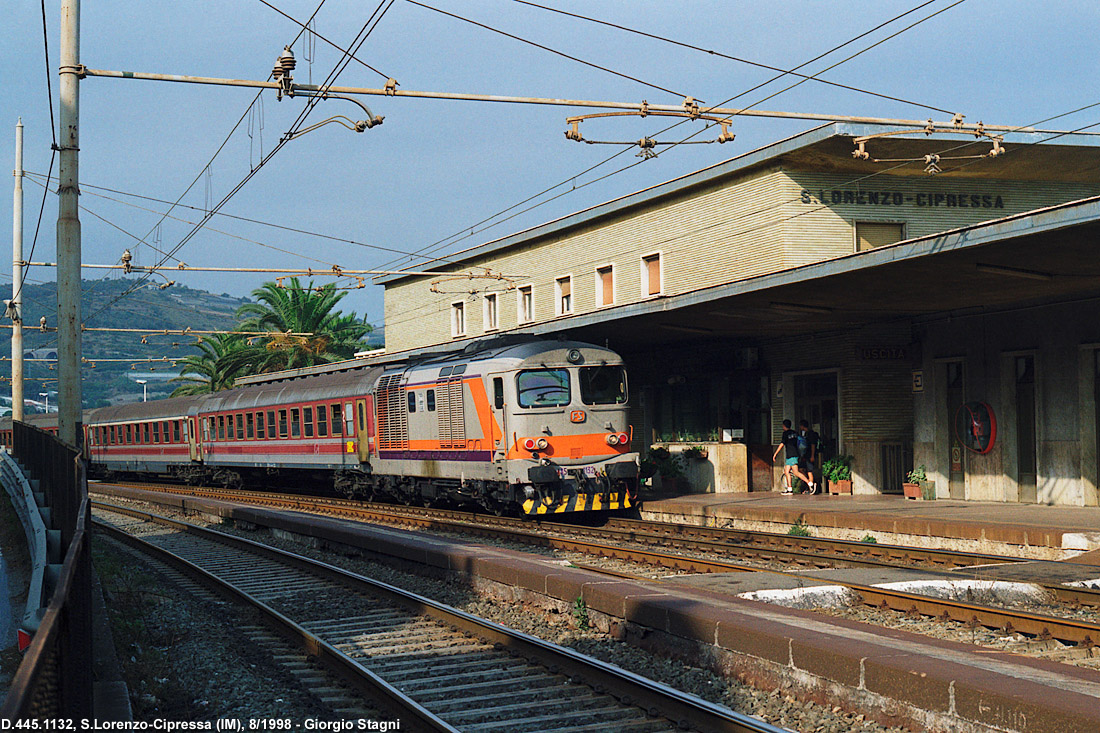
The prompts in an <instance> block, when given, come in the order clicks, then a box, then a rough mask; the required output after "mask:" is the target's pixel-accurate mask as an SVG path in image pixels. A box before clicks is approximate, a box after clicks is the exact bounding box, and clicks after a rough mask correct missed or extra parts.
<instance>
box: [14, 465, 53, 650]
mask: <svg viewBox="0 0 1100 733" xmlns="http://www.w3.org/2000/svg"><path fill="white" fill-rule="evenodd" d="M0 484H3V486H4V490H5V491H7V492H8V496H9V497H10V498H11V505H12V507H13V508H14V509H15V513H16V514H17V515H18V516H19V523H20V524H22V525H23V533H24V534H25V535H26V537H27V552H28V553H29V554H30V560H31V580H30V585H29V586H28V588H27V607H26V610H25V612H24V613H23V618H22V621H20V624H19V630H20V631H21V632H24V633H26V634H33V633H34V632H35V630H37V629H38V624H39V623H40V622H41V621H42V616H43V615H44V614H45V613H46V606H48V605H49V602H50V597H49V593H46V592H45V585H44V583H45V575H46V567H47V566H48V565H50V564H51V563H60V562H61V559H62V558H61V533H60V532H58V531H57V530H55V529H49V530H48V529H46V523H45V522H44V521H43V520H42V512H41V511H39V508H38V501H37V499H36V498H35V495H34V492H35V489H37V487H38V485H39V484H38V482H37V481H28V480H27V477H26V476H25V475H24V474H23V469H22V468H20V467H19V464H18V463H16V462H15V459H14V458H12V457H11V456H10V455H8V453H7V452H3V451H0ZM43 503H45V501H44V500H43ZM47 538H48V539H47Z"/></svg>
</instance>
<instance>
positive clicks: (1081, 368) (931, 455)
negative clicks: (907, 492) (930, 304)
mask: <svg viewBox="0 0 1100 733" xmlns="http://www.w3.org/2000/svg"><path fill="white" fill-rule="evenodd" d="M914 333H915V335H916V337H917V338H918V339H919V340H920V341H921V342H922V353H923V358H922V362H921V369H922V370H923V372H924V375H925V379H924V384H925V389H924V391H923V392H920V393H917V394H914V399H913V417H914V426H913V434H914V444H913V448H914V462H915V463H924V464H925V465H926V466H927V467H928V473H929V478H930V479H931V480H934V481H935V482H936V487H937V494H938V496H941V497H946V496H947V495H948V481H949V470H950V447H951V444H952V442H953V436H952V433H951V431H950V428H949V425H950V420H951V415H950V411H951V410H953V409H954V408H955V407H956V406H955V405H948V404H947V401H946V397H945V389H946V375H947V364H948V362H951V361H956V362H960V363H962V364H963V368H964V373H965V388H964V400H965V401H981V402H985V403H987V404H989V405H990V406H991V407H992V409H993V412H994V414H995V416H996V419H997V439H996V441H995V443H994V447H993V449H992V450H991V451H990V452H989V453H988V454H985V455H978V454H976V453H973V452H970V451H966V452H965V486H964V489H965V494H964V497H963V498H966V499H975V500H983V501H1005V502H1016V501H1036V502H1037V503H1040V504H1065V505H1076V506H1082V505H1084V506H1094V505H1096V504H1097V502H1098V494H1097V435H1096V398H1095V394H1096V393H1095V374H1096V358H1097V357H1096V352H1097V350H1098V349H1100V301H1098V300H1090V301H1083V302H1080V303H1074V304H1063V305H1053V306H1037V307H1032V308H1026V309H1019V310H1013V311H1011V312H1006V313H999V314H988V315H973V316H952V317H947V316H944V317H940V318H936V319H928V320H924V321H921V322H918V323H916V324H914ZM1027 355H1030V356H1031V357H1032V358H1033V359H1034V360H1035V392H1036V398H1035V402H1036V414H1035V442H1036V445H1035V450H1036V472H1037V475H1036V482H1035V489H1034V498H1032V496H1031V492H1030V489H1029V487H1026V486H1022V485H1021V483H1020V478H1021V477H1020V475H1019V470H1018V460H1019V455H1020V439H1021V438H1020V435H1019V431H1018V428H1017V420H1018V415H1017V380H1016V360H1017V357H1020V356H1027Z"/></svg>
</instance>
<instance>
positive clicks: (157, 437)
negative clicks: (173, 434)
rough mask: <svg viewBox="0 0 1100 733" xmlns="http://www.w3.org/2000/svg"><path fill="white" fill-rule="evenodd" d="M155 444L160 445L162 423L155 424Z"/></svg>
mask: <svg viewBox="0 0 1100 733" xmlns="http://www.w3.org/2000/svg"><path fill="white" fill-rule="evenodd" d="M153 442H154V443H159V442H160V423H159V422H155V423H153Z"/></svg>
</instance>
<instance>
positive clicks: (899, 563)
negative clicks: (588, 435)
mask: <svg viewBox="0 0 1100 733" xmlns="http://www.w3.org/2000/svg"><path fill="white" fill-rule="evenodd" d="M116 485H118V486H131V487H134V488H141V489H147V490H152V491H161V492H164V493H172V494H178V495H183V496H202V497H208V498H212V499H220V500H223V501H234V502H240V503H245V504H256V505H261V506H268V507H272V508H280V509H295V510H301V511H308V512H314V513H318V514H327V515H330V516H344V517H350V518H356V519H368V520H381V521H386V522H392V523H397V524H404V525H405V526H409V527H419V528H425V529H444V530H454V531H461V532H463V533H465V534H471V535H474V536H480V537H488V538H498V539H509V540H515V539H516V538H521V537H527V538H531V542H532V543H533V544H540V543H538V542H536V540H537V538H541V537H545V538H547V539H546V540H545V541H544V542H542V543H541V544H543V545H544V546H549V547H555V548H557V549H571V548H569V547H567V546H564V545H561V544H555V543H556V542H561V540H560V539H558V538H556V535H564V534H568V535H569V537H572V538H582V539H583V538H590V539H594V540H599V541H600V542H604V543H609V542H615V543H631V544H632V545H642V546H652V547H656V548H660V549H662V550H676V551H681V552H697V553H701V554H705V555H708V556H712V557H713V556H715V555H717V556H719V557H725V558H737V559H743V560H756V561H761V562H779V563H784V564H790V565H799V566H804V567H837V566H842V567H913V566H914V565H919V566H925V567H935V568H947V569H954V568H963V567H973V566H979V565H990V564H997V563H1018V562H1023V560H1021V559H1020V558H1016V557H1009V556H1005V555H990V554H983V553H974V552H960V551H957V550H939V549H932V548H921V547H908V546H902V545H886V544H878V543H868V542H853V541H851V540H837V539H829V538H825V537H800V536H796V535H788V534H779V533H773V532H755V531H748V530H736V529H720V528H708V527H698V526H694V525H686V524H672V523H668V522H654V521H648V520H642V519H625V518H619V517H611V518H609V519H608V520H607V522H606V523H605V524H603V525H600V526H599V527H586V526H582V525H579V524H570V523H566V522H555V521H547V520H538V521H532V520H530V519H519V518H514V517H497V516H492V515H487V514H477V513H473V512H466V511H458V510H453V509H439V508H425V507H413V506H397V505H393V504H379V503H372V502H361V501H352V500H345V499H335V498H326V497H312V496H302V495H295V494H280V493H270V492H253V491H231V490H223V489H209V488H195V487H188V488H180V487H176V486H166V485H163V484H137V483H134V484H131V483H118V484H116Z"/></svg>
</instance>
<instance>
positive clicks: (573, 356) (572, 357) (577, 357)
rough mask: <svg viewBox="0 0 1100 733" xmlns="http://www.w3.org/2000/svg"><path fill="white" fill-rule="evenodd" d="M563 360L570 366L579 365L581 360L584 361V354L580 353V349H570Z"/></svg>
mask: <svg viewBox="0 0 1100 733" xmlns="http://www.w3.org/2000/svg"><path fill="white" fill-rule="evenodd" d="M565 358H566V360H567V361H568V362H569V363H570V364H580V363H581V360H583V359H584V354H582V353H581V350H580V349H570V350H569V351H568V353H566V355H565Z"/></svg>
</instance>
